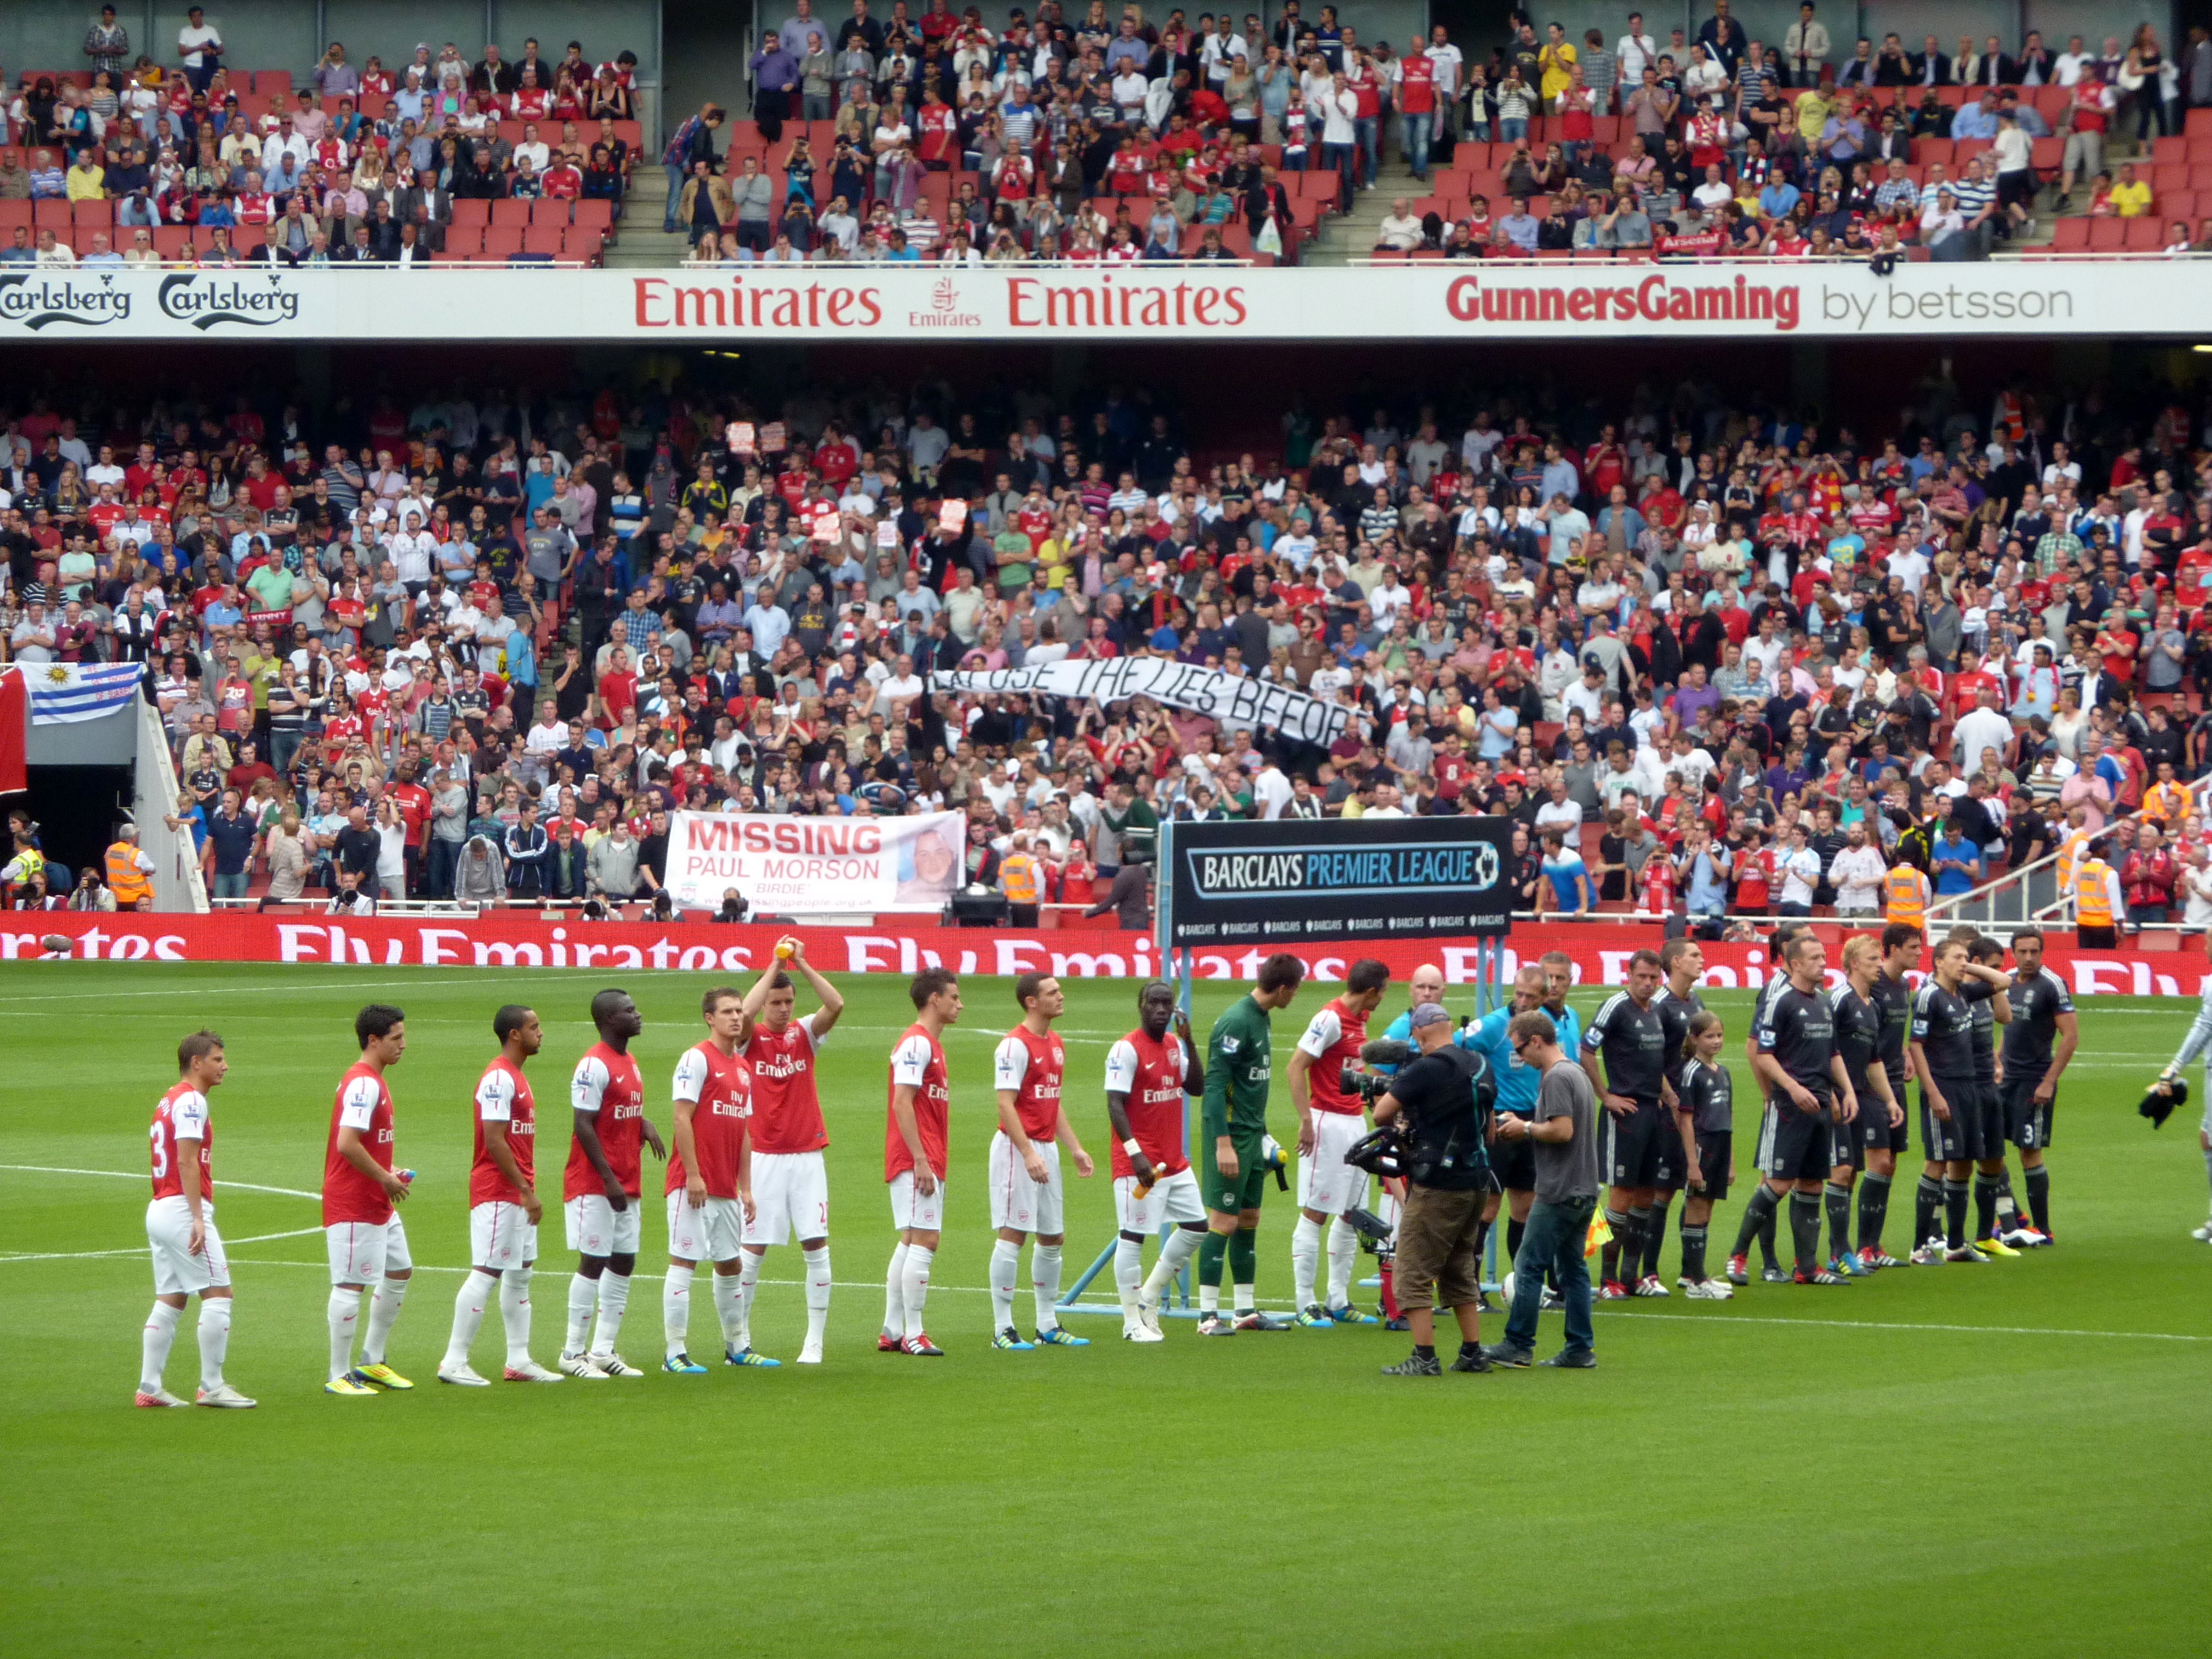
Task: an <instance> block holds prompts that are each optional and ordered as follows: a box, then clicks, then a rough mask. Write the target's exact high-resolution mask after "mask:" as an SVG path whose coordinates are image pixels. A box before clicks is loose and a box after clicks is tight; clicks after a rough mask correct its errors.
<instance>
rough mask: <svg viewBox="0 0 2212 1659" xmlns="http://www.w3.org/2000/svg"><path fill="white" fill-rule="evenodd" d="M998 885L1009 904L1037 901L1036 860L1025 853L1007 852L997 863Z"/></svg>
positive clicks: (1033, 902)
mask: <svg viewBox="0 0 2212 1659" xmlns="http://www.w3.org/2000/svg"><path fill="white" fill-rule="evenodd" d="M999 885H1000V887H1001V888H1003V889H1004V890H1005V891H1006V902H1007V903H1009V904H1035V903H1036V902H1037V861H1036V860H1035V859H1033V858H1031V857H1030V855H1029V854H1027V853H1009V854H1006V857H1005V859H1003V860H1000V865H999Z"/></svg>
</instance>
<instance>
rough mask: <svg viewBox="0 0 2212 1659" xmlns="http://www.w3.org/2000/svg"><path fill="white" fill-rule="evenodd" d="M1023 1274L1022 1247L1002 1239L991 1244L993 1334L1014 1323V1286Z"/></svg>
mask: <svg viewBox="0 0 2212 1659" xmlns="http://www.w3.org/2000/svg"><path fill="white" fill-rule="evenodd" d="M1021 1273H1022V1247H1021V1246H1020V1245H1018V1244H1015V1243H1009V1242H1008V1241H1007V1240H1006V1239H1003V1238H1000V1239H994V1240H993V1241H992V1243H991V1334H992V1335H994V1336H996V1335H997V1334H999V1333H1000V1331H1003V1330H1005V1329H1006V1327H1007V1326H1009V1325H1011V1324H1012V1323H1013V1322H1014V1286H1015V1285H1016V1284H1017V1283H1018V1282H1019V1280H1020V1279H1021Z"/></svg>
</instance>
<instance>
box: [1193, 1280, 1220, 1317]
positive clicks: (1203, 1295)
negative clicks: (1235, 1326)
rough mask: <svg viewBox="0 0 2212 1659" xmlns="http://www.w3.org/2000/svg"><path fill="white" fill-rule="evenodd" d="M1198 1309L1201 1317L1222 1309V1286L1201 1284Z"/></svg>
mask: <svg viewBox="0 0 2212 1659" xmlns="http://www.w3.org/2000/svg"><path fill="white" fill-rule="evenodd" d="M1198 1311H1199V1314H1200V1316H1201V1317H1203V1316H1206V1315H1207V1314H1213V1313H1218V1312H1220V1311H1221V1286H1220V1285H1200V1286H1199V1287H1198Z"/></svg>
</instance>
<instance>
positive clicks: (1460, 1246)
mask: <svg viewBox="0 0 2212 1659" xmlns="http://www.w3.org/2000/svg"><path fill="white" fill-rule="evenodd" d="M1488 1196H1489V1194H1488V1192H1487V1190H1486V1188H1481V1187H1472V1188H1467V1189H1466V1190H1464V1191H1458V1190H1454V1189H1450V1188H1440V1187H1420V1186H1413V1185H1411V1184H1408V1186H1407V1189H1406V1206H1405V1208H1404V1209H1403V1210H1402V1211H1401V1212H1400V1213H1399V1216H1398V1254H1397V1257H1396V1260H1395V1262H1394V1263H1393V1264H1392V1267H1391V1269H1390V1283H1391V1288H1392V1290H1393V1291H1394V1292H1395V1294H1396V1296H1397V1298H1398V1305H1399V1306H1400V1307H1401V1308H1437V1307H1443V1308H1462V1307H1465V1306H1466V1305H1467V1304H1468V1303H1470V1302H1474V1301H1477V1300H1479V1299H1480V1297H1481V1295H1482V1264H1481V1262H1480V1261H1478V1260H1477V1259H1476V1257H1475V1254H1474V1241H1475V1239H1476V1238H1477V1237H1479V1236H1480V1233H1481V1231H1482V1206H1483V1202H1484V1200H1486V1198H1487V1197H1488Z"/></svg>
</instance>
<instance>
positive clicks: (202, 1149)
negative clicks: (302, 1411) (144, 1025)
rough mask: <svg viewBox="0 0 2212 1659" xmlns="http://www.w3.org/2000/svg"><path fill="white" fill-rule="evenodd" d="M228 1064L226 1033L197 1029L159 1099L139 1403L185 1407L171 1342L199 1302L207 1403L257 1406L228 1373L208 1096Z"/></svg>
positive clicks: (226, 1282) (226, 1281)
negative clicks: (170, 1381)
mask: <svg viewBox="0 0 2212 1659" xmlns="http://www.w3.org/2000/svg"><path fill="white" fill-rule="evenodd" d="M229 1070H230V1061H229V1060H228V1058H227V1057H226V1056H225V1055H224V1054H223V1048H222V1038H221V1037H219V1036H216V1034H215V1033H214V1032H213V1031H195V1032H193V1033H192V1034H191V1036H188V1037H186V1038H185V1040H184V1041H183V1042H180V1043H179V1044H178V1045H177V1074H178V1075H177V1080H176V1082H175V1083H173V1084H172V1085H170V1087H169V1090H168V1092H167V1093H166V1094H164V1095H163V1096H162V1097H161V1099H160V1100H159V1101H158V1102H157V1103H155V1107H154V1122H153V1127H152V1129H151V1131H150V1132H149V1140H150V1141H151V1142H152V1148H151V1157H152V1159H153V1166H154V1168H153V1173H154V1195H153V1197H152V1198H151V1199H149V1200H147V1204H146V1243H147V1244H148V1245H149V1247H150V1248H151V1249H152V1250H153V1253H154V1311H153V1312H152V1313H150V1314H149V1315H148V1316H146V1332H145V1335H144V1338H143V1340H142V1342H141V1345H140V1352H139V1364H138V1392H137V1395H136V1397H134V1398H133V1400H132V1401H131V1404H133V1405H134V1406H149V1407H151V1406H181V1405H183V1404H184V1403H185V1402H184V1401H181V1400H179V1399H178V1398H177V1396H176V1395H173V1394H171V1393H170V1392H169V1391H168V1390H167V1389H165V1388H163V1387H162V1386H161V1372H162V1370H164V1369H165V1368H166V1367H167V1364H168V1363H169V1348H170V1346H171V1345H172V1344H173V1343H174V1342H175V1341H176V1340H177V1326H178V1324H179V1322H181V1321H182V1320H183V1318H184V1313H185V1301H186V1300H187V1299H188V1298H189V1297H192V1296H194V1295H197V1296H198V1297H199V1299H200V1323H199V1339H200V1386H199V1392H198V1394H197V1395H196V1396H195V1402H196V1403H197V1404H199V1405H202V1406H222V1407H229V1408H230V1409H232V1410H243V1409H246V1408H249V1407H252V1405H253V1404H254V1402H253V1401H251V1400H248V1399H247V1398H246V1396H245V1395H242V1394H240V1392H239V1391H238V1390H237V1389H234V1388H232V1387H231V1386H230V1384H229V1383H226V1382H224V1381H223V1380H222V1361H223V1355H224V1354H225V1352H228V1349H229V1346H230V1313H231V1308H230V1304H231V1300H232V1297H231V1293H230V1258H229V1257H228V1255H225V1254H224V1252H223V1248H222V1234H221V1233H220V1232H218V1231H216V1225H215V1200H214V1197H213V1194H214V1191H215V1128H214V1126H213V1125H212V1124H211V1123H210V1121H209V1118H208V1098H207V1097H208V1096H209V1094H210V1092H211V1091H213V1090H215V1089H216V1087H217V1086H218V1085H221V1084H222V1079H223V1076H224V1074H225V1073H228V1071H229Z"/></svg>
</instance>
